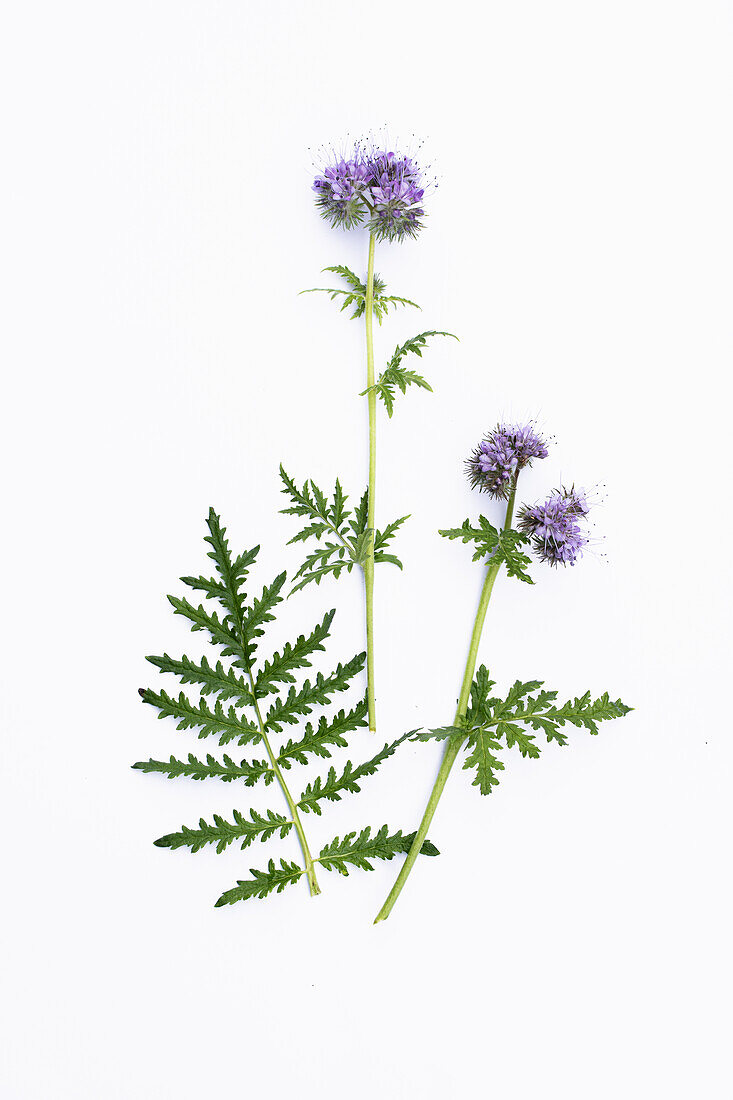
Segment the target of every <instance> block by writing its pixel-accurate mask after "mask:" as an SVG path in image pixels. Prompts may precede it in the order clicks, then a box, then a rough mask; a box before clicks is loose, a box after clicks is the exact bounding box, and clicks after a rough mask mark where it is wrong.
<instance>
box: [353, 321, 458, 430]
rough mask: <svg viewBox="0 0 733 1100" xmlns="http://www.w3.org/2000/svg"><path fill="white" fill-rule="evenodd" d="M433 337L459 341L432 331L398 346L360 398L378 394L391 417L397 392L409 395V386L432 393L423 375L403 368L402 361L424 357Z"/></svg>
mask: <svg viewBox="0 0 733 1100" xmlns="http://www.w3.org/2000/svg"><path fill="white" fill-rule="evenodd" d="M431 336H450V337H452V338H453V339H454V340H457V339H458V337H457V336H454V335H453V333H452V332H438V331H437V330H435V329H430V330H429V331H428V332H419V333H418V334H417V336H412V337H411V338H410V339H409V340H406V341H405V342H404V344H398V345H397V347H396V348H395V350H394V354H393V355H392V358H391V359H390V361H389V363H388V364H387V366H386V368H385V369H384V370H383V371H382V373H381V374H380V376H379V378H378V379H377V381H376V382H375V383H374V385H373V386H369V387H368V388H367V389H365V390H362V392H361V395H360V396H361V397H364V396H365V395H366V394H368V393H371V392H372V391H373V392H374V393H376V395H377V397H379V398H380V399H381V400H382V401H383V402H384V407H385V409H386V410H387V416H389V417H391V416H392V413H393V411H394V402H395V391H396V390H399V391H400V393H403V394H404V393H407V389H408V387H409V386H418V387H419V388H420V389H423V390H431V391H432V386H431V385H430V384H429V383H428V382H426V380H425V379H424V378H423V376H422V375H421V374H418V373H417V371H413V370H407V368H406V367H403V366H402V360H403V359H404V358H405V356H406V355H409V354H412V355H417V356H419V357H422V353H423V348H424V347H425V345H426V344H427V342H428V339H429V338H430V337H431Z"/></svg>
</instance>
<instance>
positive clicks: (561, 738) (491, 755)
mask: <svg viewBox="0 0 733 1100" xmlns="http://www.w3.org/2000/svg"><path fill="white" fill-rule="evenodd" d="M494 687H495V683H494V681H493V680H491V679H490V677H489V672H488V669H487V668H486V667H485V665H481V666H480V668H479V669H478V671H477V673H476V677H475V679H474V681H473V684H472V685H471V697H470V702H469V706H468V709H467V711H466V717H465V719H464V721H463V723H462V724H461V725H459V726H443V727H442V728H440V729H435V730H423V731H420V732H419V733H417V734H416V735H415V739H416V740H418V741H429V740H434V739H437V740H445V739H446V738H453V737H458V738H460V739H461V740H462V741H465V743H466V747H467V749H468V755H467V757H466V761H465V763H464V765H463V766H464V768H467V769H475V771H476V777H475V778H474V780H473V785H474V786H477V787H478V788H479V790H480V791H481V794H489V793H490V792H491V789H492V787H495V786H496V785H497V784H498V782H499V779H498V776H497V772H499V771H501V770H503V768H504V764H503V762H502V761H501V759H500V758H499V757H498V756H497V755H496V754H497V753H498V752H500V751H502V750H503V749H504V748H509V749H511V748H517V749H518V750H519V752H520V753H521V754H522V756H524V757H530V758H532V759H534V758H536V757H538V756H539V755H540V751H541V746H540V745H539V744H538V743H537V739H536V736H535V734H536V733H544V734H545V737H546V739H547V741H548V742H549V741H556V742H557V743H558V744H560V745H566V744H567V743H568V739H567V736H566V735H565V734H564V733H563V732H562V728H561V727H563V726H565V725H566V724H567V725H571V726H576V727H578V728H582V729H586V730H588V731H589V733H591V734H597V733H598V723H599V722H603V721H608V720H610V719H612V718H622V717H623V716H624V715H625V714H628V713H629V711H630V710H631V709H632V708H631V707H627V706H626V704H625V703H622V702H621V700H620V699H616V700H612V699H611V698H610V697H609V695H608V692H605V693H604V694H603V695H601V696H600V697H599V698H598V699H595V700H594V699H591V694H590V692H589V691H587V692H586V693H585V695H581V696H579V697H578V698H576V699H570V700H568V701H567V702H566V703H563V704H562V705H561V706H557V704H556V703H555V700H556V699H557V692H556V691H545V690H543V684H542V682H541V681H540V680H528V681H526V682H522V681H521V680H517V681H515V683H514V684H512V686H511V688H510V689H509V692H508V693H507V696H506V698H505V699H501V698H499V697H498V696H494V695H492V694H491V692H492V689H493V688H494ZM530 730H533V731H534V732H530Z"/></svg>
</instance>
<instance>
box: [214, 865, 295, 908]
mask: <svg viewBox="0 0 733 1100" xmlns="http://www.w3.org/2000/svg"><path fill="white" fill-rule="evenodd" d="M250 874H251V875H252V878H249V879H239V881H238V882H237V885H236V886H235V887H234V888H233V889H231V890H226V891H225V892H224V893H223V894H222V895H221V897H220V898H219V900H218V901H217V902H216V907H217V908H219V906H221V905H234V904H235V903H236V902H238V901H249V900H250V898H265V897H267V895H268V894H271V893H272V892H273V891H277V893H278V894H279V893H281V892H282V891H283V890H284V889H285V887H286V886H292V885H293V884H294V883H296V882H297V881H298V879H299V878H300V877H301V875H304V874H305V871H304V870H303V869H302V867H299V866H298V864H297V863H291V862H289V861H288V860H284V859H281V860H280V866H279V867H277V866H276V865H275V860H274V859H271V860H270V862H269V863H268V865H267V870H266V871H258V870H256V869H255V868H254V867H250Z"/></svg>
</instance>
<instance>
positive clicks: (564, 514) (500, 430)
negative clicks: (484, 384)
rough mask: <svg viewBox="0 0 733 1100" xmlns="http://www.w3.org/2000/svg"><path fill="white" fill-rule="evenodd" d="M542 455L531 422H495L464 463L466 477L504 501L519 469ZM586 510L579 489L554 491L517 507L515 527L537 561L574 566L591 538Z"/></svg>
mask: <svg viewBox="0 0 733 1100" xmlns="http://www.w3.org/2000/svg"><path fill="white" fill-rule="evenodd" d="M547 454H548V450H547V443H546V441H545V440H544V439H543V437H542V436H541V435H540V434H539V432H538V431H537V429H536V427H535V425H534V424H532V423H530V424H499V425H498V426H497V427H496V428H495V429H494V430H493V431H492V432H490V433H489V434H488V436H487V437H486V439H483V440H482V441H481V443H479V445H478V447H477V448H476V450H475V451H474V452H473V454H472V455H471V457H470V458H469V459H468V461H467V462H466V469H467V473H468V477H469V481H470V482H471V486H472V487H473V488H474V489H479V490H480V491H482V492H486V493H488V494H489V495H490V496H492V497H494V498H495V499H497V500H506V499H507V498H508V496H509V492H510V486H511V485H512V483H513V482H514V481H515V479H516V477H517V475H518V474H519V472H520V471H521V470H523V469H524V468H525V467H526V466H530V465H531V464H532V460H533V459H536V458H547ZM589 512H590V504H589V501H588V494H587V493H586V491H585V490H584V489H576V488H575V486H572V487H571V488H570V489H565V488H562V489H553V490H552V492H551V493H550V495H549V496H548V497H547V499H546V500H544V501H542V503H541V504H534V505H524V506H523V507H522V508H520V510H519V513H518V516H517V526H518V528H519V530H520V531H522V532H523V533H524V534H525V535H527V536H528V537H529V538H530V540H531V543H532V549H533V550H534V552H535V554H536V555H537V557H538V558H539V559H540V561H544V562H548V563H549V564H550V565H575V563H576V561H577V560H578V559H579V558H581V557H582V556H583V550H584V549H585V548H586V547H587V546H588V543H589V541H590V536H589V534H588V529H587V521H588V513H589Z"/></svg>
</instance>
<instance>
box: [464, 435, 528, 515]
mask: <svg viewBox="0 0 733 1100" xmlns="http://www.w3.org/2000/svg"><path fill="white" fill-rule="evenodd" d="M533 458H547V444H546V443H545V441H544V439H543V438H542V436H541V435H539V433H538V432H537V430H536V428H535V425H534V424H532V423H530V424H497V426H496V427H495V428H494V430H493V431H492V432H490V433H489V434H488V435H487V436H486V438H485V439H482V441H481V442H480V443H479V445H478V447H477V448H476V450H475V451H474V452H473V454H472V455H471V457H470V458H469V459H468V461H467V462H466V469H467V471H468V477H469V481H470V482H471V486H472V487H473V488H474V489H480V490H481V491H482V492H485V493H489V494H490V495H491V496H492V497H499V498H506V497H507V496H508V495H509V490H510V488H511V483H512V479H513V477H514V475H515V474H517V473H519V471H520V470H522V469H523V468H524V467H525V466H530V465H531V464H532V459H533Z"/></svg>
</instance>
